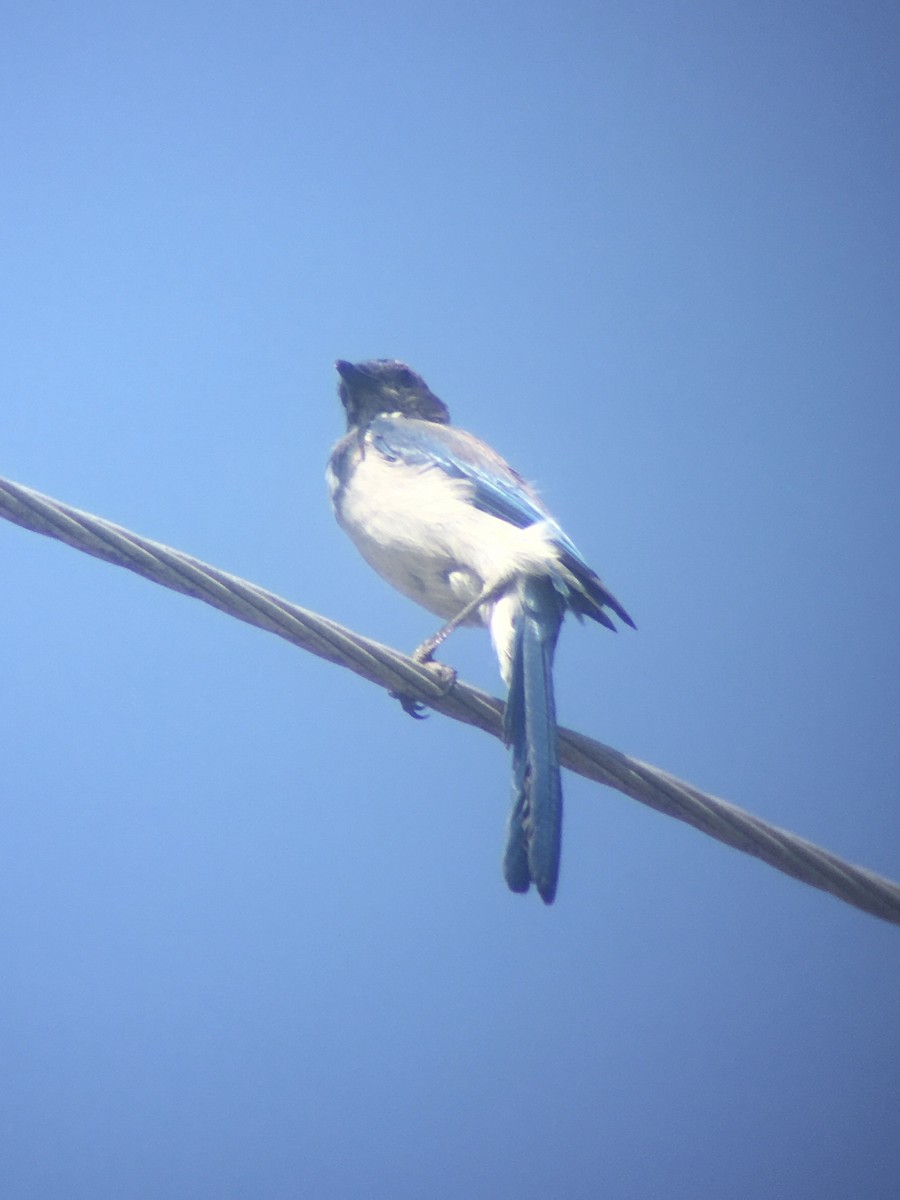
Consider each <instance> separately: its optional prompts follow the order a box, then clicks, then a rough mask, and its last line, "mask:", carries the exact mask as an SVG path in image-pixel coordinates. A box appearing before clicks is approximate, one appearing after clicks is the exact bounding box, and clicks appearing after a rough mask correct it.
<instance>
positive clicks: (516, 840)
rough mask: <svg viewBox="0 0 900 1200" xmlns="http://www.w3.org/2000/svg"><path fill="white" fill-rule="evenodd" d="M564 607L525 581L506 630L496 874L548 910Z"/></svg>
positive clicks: (558, 811)
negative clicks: (510, 631)
mask: <svg viewBox="0 0 900 1200" xmlns="http://www.w3.org/2000/svg"><path fill="white" fill-rule="evenodd" d="M563 605H564V602H563V600H562V598H561V597H560V595H559V592H558V591H557V589H556V588H555V587H554V585H553V583H552V582H551V581H550V580H549V579H526V580H524V581H523V582H522V584H521V585H520V605H519V609H518V612H517V613H516V615H515V617H514V619H513V624H514V629H515V637H514V643H513V654H512V668H511V672H510V677H509V695H508V697H507V701H506V714H505V717H504V737H505V740H506V744H507V745H508V746H511V747H512V759H513V778H512V794H513V795H512V798H513V806H512V812H511V813H510V815H509V826H508V830H507V842H506V853H505V855H504V859H503V874H504V876H505V878H506V882H507V884H508V885H509V887H510V888H511V889H512V890H513V891H514V892H527V891H528V888H529V887H530V885H531V884H532V883H533V884H534V885H535V887H536V888H537V890H538V892H539V893H540V896H541V899H542V900H543V901H544V903H545V904H552V903H553V897H554V896H555V895H556V882H557V879H558V877H559V853H560V840H561V837H562V786H561V784H560V778H559V748H558V746H557V734H556V704H555V701H554V698H553V654H554V651H555V649H556V639H557V637H558V635H559V628H560V625H561V624H562V618H563V613H564V607H563Z"/></svg>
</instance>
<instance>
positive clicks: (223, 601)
mask: <svg viewBox="0 0 900 1200" xmlns="http://www.w3.org/2000/svg"><path fill="white" fill-rule="evenodd" d="M0 516H3V517H5V518H6V519H7V520H8V521H12V522H13V523H14V524H16V525H21V526H22V527H23V528H24V529H30V530H31V531H32V532H34V533H40V534H44V535H45V536H47V537H52V538H56V539H57V540H58V541H61V542H65V543H66V545H68V546H72V547H74V548H75V549H76V550H82V551H84V553H85V554H91V555H93V556H94V557H95V558H102V559H104V560H105V561H106V562H110V563H114V564H115V565H116V566H119V567H126V568H127V569H128V570H129V571H134V572H135V573H136V574H137V575H142V576H143V577H144V578H145V579H150V580H152V581H153V582H154V583H158V584H161V585H162V586H163V587H167V588H171V589H172V590H173V591H176V592H183V593H184V594H185V595H187V596H193V597H194V598H195V599H197V600H203V601H204V602H205V603H206V604H211V605H212V606H213V607H214V608H218V609H219V610H220V611H221V612H224V613H228V615H229V616H232V617H237V618H238V620H240V621H246V622H247V623H248V624H250V625H256V626H258V627H259V628H260V629H265V630H267V631H268V632H270V633H274V634H277V635H278V636H279V637H282V638H284V639H285V640H286V641H289V642H291V643H293V645H295V646H299V647H300V648H301V649H303V650H308V651H309V652H310V653H311V654H316V655H318V657H320V658H324V659H326V660H327V661H328V662H332V663H336V664H338V665H339V666H342V667H346V668H347V669H348V670H350V671H353V672H354V673H355V674H357V675H361V676H362V678H363V679H367V680H369V682H370V683H375V684H378V685H379V686H380V687H383V688H385V689H387V690H388V691H389V692H391V693H392V694H394V695H397V696H400V697H402V698H403V699H404V702H405V703H407V704H408V703H409V702H410V701H414V702H417V703H420V704H424V705H427V706H428V707H429V708H431V709H433V710H434V711H435V712H439V713H442V714H443V715H444V716H447V717H452V718H453V719H454V720H456V721H462V722H464V723H466V724H468V725H474V726H475V727H476V728H478V729H482V730H484V731H485V732H486V733H490V734H492V735H493V736H494V737H497V738H500V737H501V736H502V713H503V704H502V702H501V701H500V700H497V699H496V698H495V697H493V696H489V695H487V694H486V693H485V692H481V691H479V690H478V689H477V688H473V687H469V686H468V685H467V684H464V683H461V682H459V681H458V680H456V678H455V676H454V674H453V673H452V672H451V671H449V670H448V668H446V667H442V666H441V665H440V664H437V663H431V664H426V665H423V664H420V663H417V662H414V661H413V660H412V659H410V658H407V657H406V655H404V654H400V653H399V652H398V651H396V650H393V649H391V648H390V647H389V646H382V645H381V644H380V643H378V642H373V641H371V640H370V639H369V638H365V637H361V636H360V635H359V634H357V633H353V632H352V631H351V630H349V629H345V628H344V627H343V626H341V625H338V624H337V623H336V622H334V621H329V620H328V619H327V618H325V617H321V616H319V615H318V614H316V613H313V612H310V611H308V610H307V609H304V608H300V607H299V606H298V605H296V604H291V603H289V602H288V601H287V600H283V599H282V598H281V597H280V596H276V595H274V593H272V592H267V591H266V590H265V589H264V588H261V587H257V585H256V584H253V583H248V582H247V581H246V580H244V579H239V578H237V576H234V575H229V574H227V573H226V572H225V571H220V570H218V568H216V567H212V566H210V565H209V564H208V563H204V562H201V561H200V560H199V559H196V558H191V557H190V556H189V555H187V554H183V553H182V552H181V551H179V550H173V549H171V548H170V547H169V546H163V545H162V544H160V543H159V542H153V541H150V540H149V539H148V538H143V537H140V536H139V535H138V534H136V533H132V532H130V530H127V529H123V528H122V527H121V526H119V525H113V524H112V523H111V522H109V521H105V520H103V519H102V518H101V517H96V516H93V515H91V514H90V513H85V512H80V511H79V510H78V509H75V508H70V507H69V506H68V505H66V504H61V503H60V502H59V501H57V500H53V499H51V498H50V497H49V496H44V495H41V493H40V492H35V491H33V490H32V489H31V488H27V487H23V486H22V485H21V484H17V483H12V482H11V481H9V480H5V479H0ZM559 738H560V761H561V762H562V764H563V765H564V766H566V767H568V768H569V769H570V770H572V771H575V772H577V773H578V774H579V775H583V776H585V777H586V778H587V779H593V780H595V781H596V782H598V783H603V784H606V785H607V786H608V787H612V788H615V789H616V790H617V791H620V792H623V793H624V794H625V795H626V796H630V797H631V798H632V799H633V800H638V801H640V803H642V804H646V805H648V806H649V807H650V808H654V809H656V811H657V812H662V813H665V814H666V815H667V816H670V817H676V818H677V819H678V820H679V821H684V822H686V823H687V824H689V825H693V826H694V828H695V829H699V830H701V831H702V832H703V833H706V834H708V835H709V836H710V837H713V838H716V840H717V841H720V842H724V843H725V844H726V845H728V846H732V847H733V848H734V849H736V850H741V851H743V852H744V853H745V854H752V855H754V856H755V857H756V858H759V859H762V861H763V862H765V863H768V864H769V866H771V867H775V868H776V869H777V870H779V871H783V872H784V873H785V874H786V875H791V876H793V878H795V879H799V880H800V881H801V882H803V883H807V884H809V885H810V886H812V887H816V888H820V889H821V890H822V891H826V892H829V893H830V894H831V895H832V896H836V897H837V898H838V899H839V900H843V901H845V902H846V903H847V904H852V905H854V906H855V907H856V908H859V909H862V910H863V911H864V912H868V913H871V914H873V915H874V916H876V917H880V918H882V920H885V921H891V922H893V923H894V924H897V925H900V886H898V885H897V884H896V883H893V882H892V881H891V880H889V879H885V878H883V877H882V876H880V875H876V874H874V873H873V872H872V871H868V870H866V869H865V868H863V867H857V866H854V865H853V864H852V863H849V862H846V861H844V860H843V859H841V858H838V857H837V855H834V854H831V853H830V852H829V851H827V850H824V849H822V848H821V847H820V846H816V845H814V844H813V843H812V842H808V841H806V840H805V839H803V838H800V837H797V836H796V834H793V833H788V832H787V831H786V830H784V829H779V828H778V827H777V826H775V825H769V824H768V823H767V822H766V821H763V820H761V819H760V818H759V817H755V816H753V814H752V813H748V812H745V811H744V810H743V809H740V808H737V807H736V806H735V805H733V804H729V803H727V801H725V800H720V799H718V798H717V797H715V796H711V795H709V794H707V793H706V792H701V791H700V790H699V789H698V788H695V787H692V786H691V785H690V784H689V783H684V782H682V781H681V780H679V779H676V778H675V777H674V776H672V775H668V774H666V772H665V771H661V770H659V769H658V768H657V767H652V766H650V765H648V764H647V763H643V762H640V761H639V760H638V759H635V758H630V757H629V756H628V755H627V754H623V753H622V752H621V751H619V750H614V749H612V748H611V747H610V746H604V745H603V744H602V743H601V742H596V741H594V740H593V739H592V738H588V737H585V735H584V734H580V733H576V732H574V731H573V730H570V729H563V728H561V729H560V731H559Z"/></svg>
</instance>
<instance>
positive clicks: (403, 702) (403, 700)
mask: <svg viewBox="0 0 900 1200" xmlns="http://www.w3.org/2000/svg"><path fill="white" fill-rule="evenodd" d="M388 695H389V696H390V697H391V699H392V700H398V701H399V702H400V707H401V708H402V709H403V711H404V712H405V713H406V714H407V716H410V717H413V718H414V719H415V720H416V721H425V720H427V719H428V713H427V712H426V711H425V705H424V704H423V703H422V701H421V700H414V699H413V698H412V696H404V695H403V693H402V692H389V693H388Z"/></svg>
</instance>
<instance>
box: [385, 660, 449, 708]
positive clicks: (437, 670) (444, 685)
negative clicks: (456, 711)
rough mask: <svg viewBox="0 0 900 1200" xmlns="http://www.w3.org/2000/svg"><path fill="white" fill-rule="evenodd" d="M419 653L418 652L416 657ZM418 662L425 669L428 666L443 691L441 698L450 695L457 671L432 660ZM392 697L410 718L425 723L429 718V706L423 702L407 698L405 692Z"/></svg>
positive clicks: (393, 693) (394, 693)
mask: <svg viewBox="0 0 900 1200" xmlns="http://www.w3.org/2000/svg"><path fill="white" fill-rule="evenodd" d="M418 653H419V651H418V650H417V651H416V655H418ZM431 653H433V651H431ZM414 657H415V656H414ZM416 661H417V662H420V663H421V664H422V666H423V667H424V666H427V668H428V673H429V675H431V676H432V678H433V680H434V682H435V683H436V684H437V686H438V687H439V688H440V689H441V691H440V694H441V696H447V695H449V693H450V690H451V689H452V687H453V685H454V684H455V683H456V671H455V670H454V669H453V667H448V666H447V664H446V663H438V662H433V661H432V660H430V659H422V658H416ZM390 696H391V699H392V700H398V701H399V702H400V707H401V708H402V709H403V711H404V712H405V713H407V714H408V715H409V716H410V717H414V718H415V719H416V720H417V721H424V720H425V718H426V717H427V716H428V713H427V712H426V711H425V709H426V707H427V705H425V704H423V703H422V701H421V700H415V699H413V697H412V696H407V695H406V694H405V693H403V692H391V693H390Z"/></svg>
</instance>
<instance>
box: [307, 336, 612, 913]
mask: <svg viewBox="0 0 900 1200" xmlns="http://www.w3.org/2000/svg"><path fill="white" fill-rule="evenodd" d="M335 369H336V371H337V373H338V376H339V384H338V394H339V396H340V400H341V403H342V404H343V407H344V411H345V414H346V419H347V431H346V433H345V434H344V436H343V437H342V438H341V439H340V440H339V441H338V442H337V443H336V445H335V446H334V448H333V450H332V453H331V457H330V459H329V461H328V466H327V470H326V478H327V483H328V488H329V492H330V496H331V503H332V507H333V509H334V514H335V517H336V518H337V522H338V524H339V525H340V526H341V528H342V529H343V530H344V532H345V533H347V534H348V536H349V537H350V539H351V541H352V542H353V543H354V544H355V546H356V548H357V550H358V551H359V552H360V554H361V555H362V557H363V558H364V559H365V560H366V562H367V563H368V564H369V566H371V567H372V568H374V570H375V571H377V572H378V574H379V575H381V576H382V578H383V579H385V580H386V581H387V582H388V583H389V584H391V585H392V586H393V587H394V588H396V589H397V590H398V591H399V592H401V593H403V595H405V596H407V597H408V598H409V599H411V600H414V601H415V602H416V603H418V604H420V605H421V606H423V607H424V608H426V609H427V610H428V611H429V612H431V613H433V614H434V615H435V616H437V617H440V618H441V620H443V621H444V622H445V624H444V625H442V626H441V628H440V629H439V630H438V631H437V632H436V633H435V634H434V635H433V636H432V637H430V638H428V639H427V641H425V642H423V643H422V644H421V645H420V646H419V647H418V648H417V650H416V651H415V652H414V655H413V657H414V658H415V659H416V660H417V661H419V662H423V663H424V662H428V661H430V660H431V658H432V656H433V655H434V652H435V651H436V649H437V648H438V646H440V645H441V644H442V643H443V642H444V641H445V640H446V638H447V637H448V636H449V635H450V634H451V633H452V632H453V631H454V630H455V629H457V628H458V627H459V626H461V625H475V626H477V625H482V626H486V627H487V629H488V631H489V633H490V637H491V641H492V643H493V646H494V650H495V652H496V655H497V659H498V662H499V667H500V674H501V676H502V678H503V681H504V683H505V684H506V687H507V700H506V708H505V712H504V719H503V737H504V741H505V743H506V745H507V746H508V747H510V748H511V756H512V807H511V811H510V815H509V820H508V824H507V836H506V849H505V852H504V858H503V873H504V877H505V879H506V883H507V885H508V887H509V888H510V889H511V890H512V891H513V892H527V891H528V890H529V888H530V886H531V885H532V884H534V885H535V888H536V889H537V892H538V894H539V895H540V897H541V899H542V900H543V901H544V903H545V904H552V903H553V900H554V898H555V896H556V890H557V884H558V879H559V862H560V852H561V843H562V813H563V799H562V785H561V780H560V765H559V749H558V737H557V726H556V704H555V699H554V691H553V658H554V653H555V650H556V643H557V638H558V636H559V631H560V627H561V625H562V622H563V618H564V617H565V615H566V614H567V613H570V612H571V613H574V614H575V616H576V617H578V618H579V619H581V618H583V617H590V618H592V619H593V620H594V621H597V622H599V624H601V625H604V626H606V627H607V628H609V629H612V630H615V629H616V625H615V623H614V622H613V620H612V619H611V616H610V613H612V614H613V615H615V616H616V617H618V618H619V620H620V621H622V622H624V623H625V624H626V625H630V626H631V627H632V628H635V624H634V621H633V620H632V619H631V617H630V616H629V615H628V613H627V612H626V611H625V609H624V608H623V607H622V605H621V604H620V603H619V601H618V600H617V599H616V598H615V596H613V594H612V593H611V592H610V591H609V590H608V589H607V588H606V586H605V585H604V584H603V583H602V582H601V580H600V578H599V576H598V575H596V574H595V573H594V571H592V570H591V568H590V567H589V566H588V565H587V563H586V562H585V560H584V558H583V557H582V555H581V554H580V553H579V551H578V550H577V549H576V547H575V545H574V543H573V542H572V541H571V540H570V538H569V537H568V536H567V535H566V534H565V533H564V532H563V530H562V528H561V526H560V525H559V524H558V523H557V521H556V520H555V519H554V518H553V517H552V516H551V514H550V512H549V511H548V509H547V508H546V506H545V505H544V503H543V501H542V500H541V499H540V497H539V496H538V493H537V491H536V490H535V489H534V487H533V486H532V485H531V484H530V483H528V482H527V481H526V480H525V479H524V478H523V477H522V476H521V475H520V474H518V472H516V471H514V470H513V468H512V467H511V466H510V465H509V464H508V463H507V462H506V461H505V460H504V459H503V458H501V456H500V455H499V454H498V453H497V452H496V451H495V450H493V449H492V448H491V447H490V446H489V445H487V444H486V443H485V442H483V441H481V440H480V439H479V438H477V437H475V436H474V435H473V434H471V433H467V432H465V431H464V430H462V429H459V428H457V427H456V426H454V425H451V424H450V412H449V410H448V408H447V406H446V405H445V404H444V403H443V401H442V400H440V399H439V398H438V397H437V396H436V395H435V393H434V392H433V391H432V390H431V389H430V388H429V386H428V384H427V383H426V382H425V380H424V379H423V378H422V376H421V375H418V374H417V373H416V372H415V371H414V370H412V368H411V367H409V366H407V364H406V363H404V362H400V361H399V360H397V359H384V358H376V359H370V360H367V361H364V362H357V363H351V362H348V361H346V360H345V359H338V360H337V362H336V363H335Z"/></svg>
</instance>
